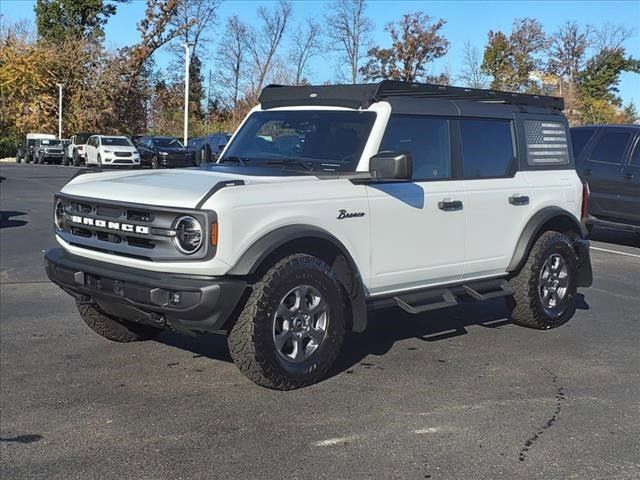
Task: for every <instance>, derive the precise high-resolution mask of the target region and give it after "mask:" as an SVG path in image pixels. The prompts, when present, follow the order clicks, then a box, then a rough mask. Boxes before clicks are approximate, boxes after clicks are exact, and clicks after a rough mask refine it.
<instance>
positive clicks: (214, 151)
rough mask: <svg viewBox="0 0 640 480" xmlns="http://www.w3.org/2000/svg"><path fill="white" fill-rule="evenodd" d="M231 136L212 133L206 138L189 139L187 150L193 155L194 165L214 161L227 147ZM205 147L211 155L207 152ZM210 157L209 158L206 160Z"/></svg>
mask: <svg viewBox="0 0 640 480" xmlns="http://www.w3.org/2000/svg"><path fill="white" fill-rule="evenodd" d="M230 138H231V135H229V134H228V133H212V134H211V135H207V136H206V137H193V138H190V139H189V142H188V143H187V148H188V149H189V150H190V151H192V152H193V153H194V156H195V157H194V158H195V162H196V165H200V164H201V163H207V162H208V161H209V162H210V161H212V160H216V159H217V158H218V157H219V156H220V154H221V153H222V150H224V147H226V146H227V143H228V142H229V139H230ZM207 145H208V146H209V148H210V149H211V153H210V154H209V153H208V152H207ZM209 155H210V157H211V158H207V157H208V156H209Z"/></svg>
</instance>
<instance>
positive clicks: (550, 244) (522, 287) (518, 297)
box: [507, 231, 578, 330]
mask: <svg viewBox="0 0 640 480" xmlns="http://www.w3.org/2000/svg"><path fill="white" fill-rule="evenodd" d="M552 254H560V255H561V256H562V257H563V259H564V261H565V262H566V264H567V267H568V274H569V279H568V286H567V293H566V294H565V298H566V301H565V302H564V305H563V308H562V310H561V313H560V314H559V315H557V316H550V315H548V314H547V312H546V310H545V308H544V306H543V304H542V300H541V298H540V294H539V288H540V272H541V269H542V268H543V266H544V263H545V261H546V260H547V259H548V258H549V256H550V255H552ZM577 269H578V259H577V256H576V254H575V252H574V250H573V247H572V244H571V240H570V239H569V238H568V237H567V236H566V235H563V234H562V233H559V232H553V231H548V232H544V233H543V234H542V235H540V236H539V237H538V239H537V240H536V242H535V243H534V245H533V247H532V248H531V251H530V252H529V256H528V258H527V261H526V263H525V264H524V266H523V267H522V269H521V270H520V272H519V273H518V274H517V275H516V276H515V277H513V278H512V279H511V280H510V281H509V283H510V284H511V287H512V288H513V290H514V291H515V294H514V295H513V296H512V297H507V306H508V307H509V308H510V310H511V319H512V321H513V323H515V324H517V325H521V326H523V327H528V328H535V329H539V330H546V329H550V328H555V327H559V326H560V325H562V324H564V323H565V322H567V321H568V320H569V319H570V318H571V317H572V316H573V314H574V312H575V308H576V306H575V301H576V277H577Z"/></svg>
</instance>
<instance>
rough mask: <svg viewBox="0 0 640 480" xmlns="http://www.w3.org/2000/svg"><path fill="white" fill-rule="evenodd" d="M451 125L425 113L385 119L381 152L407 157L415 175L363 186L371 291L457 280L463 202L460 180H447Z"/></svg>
mask: <svg viewBox="0 0 640 480" xmlns="http://www.w3.org/2000/svg"><path fill="white" fill-rule="evenodd" d="M452 125H453V121H451V120H449V119H446V118H436V117H425V116H411V115H392V116H391V118H390V120H389V123H388V125H387V130H386V132H385V135H384V138H383V140H382V143H381V145H380V151H384V150H393V151H397V152H402V153H407V154H409V155H411V158H412V161H413V177H412V181H401V182H379V183H372V184H369V185H367V195H368V199H369V211H370V215H371V219H370V229H371V230H370V245H371V278H370V281H369V285H368V286H369V292H370V294H371V295H381V294H386V293H391V292H395V291H400V290H409V289H417V288H420V287H426V286H429V285H432V284H441V283H448V282H455V281H458V280H460V277H461V275H462V272H463V269H464V261H465V237H466V225H465V205H466V201H465V194H464V188H463V182H462V181H460V180H451V178H452V172H451V170H452V169H451V165H452V162H451V158H452V148H451V126H452Z"/></svg>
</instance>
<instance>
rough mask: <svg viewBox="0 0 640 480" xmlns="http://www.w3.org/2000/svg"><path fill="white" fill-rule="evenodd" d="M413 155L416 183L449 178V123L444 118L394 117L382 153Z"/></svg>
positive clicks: (381, 148)
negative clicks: (385, 151) (392, 152)
mask: <svg viewBox="0 0 640 480" xmlns="http://www.w3.org/2000/svg"><path fill="white" fill-rule="evenodd" d="M384 150H391V151H394V152H399V153H407V154H409V155H411V160H412V163H413V179H416V180H431V179H439V178H449V177H450V174H451V151H450V150H451V149H450V140H449V121H448V120H447V119H444V118H434V117H419V116H411V115H392V116H391V118H390V120H389V123H388V125H387V130H386V131H385V134H384V137H383V139H382V143H381V144H380V151H384Z"/></svg>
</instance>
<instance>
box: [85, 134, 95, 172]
mask: <svg viewBox="0 0 640 480" xmlns="http://www.w3.org/2000/svg"><path fill="white" fill-rule="evenodd" d="M96 140H97V137H91V138H89V140H87V144H86V146H85V147H84V148H85V155H86V157H87V158H86V160H85V161H86V164H87V165H93V164H95V163H97V160H96V158H97V149H96Z"/></svg>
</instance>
